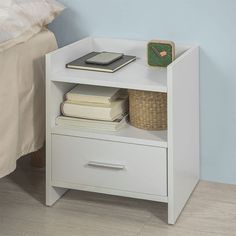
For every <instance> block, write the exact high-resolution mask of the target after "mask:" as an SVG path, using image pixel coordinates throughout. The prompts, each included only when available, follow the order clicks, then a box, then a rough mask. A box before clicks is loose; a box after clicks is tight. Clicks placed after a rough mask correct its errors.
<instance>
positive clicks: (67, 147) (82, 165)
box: [52, 135, 167, 196]
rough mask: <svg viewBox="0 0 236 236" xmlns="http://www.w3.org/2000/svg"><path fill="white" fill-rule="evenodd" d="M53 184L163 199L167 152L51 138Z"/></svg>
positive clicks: (137, 146)
mask: <svg viewBox="0 0 236 236" xmlns="http://www.w3.org/2000/svg"><path fill="white" fill-rule="evenodd" d="M52 180H53V181H59V182H60V181H61V182H67V183H73V184H80V185H87V186H94V187H102V188H109V189H117V190H122V191H129V192H137V193H146V194H154V195H159V196H166V195H167V161H166V149H165V148H158V147H151V146H142V145H135V144H127V143H117V142H110V141H103V140H96V139H87V138H78V137H71V136H62V135H52Z"/></svg>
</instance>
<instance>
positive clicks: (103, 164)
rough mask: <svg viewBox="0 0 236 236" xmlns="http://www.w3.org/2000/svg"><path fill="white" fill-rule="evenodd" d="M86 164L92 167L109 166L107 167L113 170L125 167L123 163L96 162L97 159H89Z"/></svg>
mask: <svg viewBox="0 0 236 236" xmlns="http://www.w3.org/2000/svg"><path fill="white" fill-rule="evenodd" d="M88 165H89V166H93V167H101V168H109V169H115V170H124V169H125V166H124V165H119V164H110V163H103V162H97V161H90V162H89V163H88Z"/></svg>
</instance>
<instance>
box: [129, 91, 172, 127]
mask: <svg viewBox="0 0 236 236" xmlns="http://www.w3.org/2000/svg"><path fill="white" fill-rule="evenodd" d="M129 114H130V123H131V125H133V126H135V127H137V128H140V129H146V130H164V129H167V94H166V93H159V92H149V91H138V90H129Z"/></svg>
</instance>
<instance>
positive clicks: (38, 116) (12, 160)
mask: <svg viewBox="0 0 236 236" xmlns="http://www.w3.org/2000/svg"><path fill="white" fill-rule="evenodd" d="M56 48H57V43H56V40H55V37H54V35H53V33H52V32H50V31H48V30H43V31H42V32H40V33H39V34H37V35H36V36H34V37H33V38H31V39H30V40H28V41H27V42H25V43H22V44H18V45H16V46H14V47H12V48H10V49H8V50H5V51H3V52H1V53H0V108H1V115H0V178H1V177H3V176H5V175H7V174H9V173H10V172H12V171H13V170H14V169H15V168H16V160H17V159H18V158H19V157H21V156H23V155H25V154H28V153H30V152H34V151H37V150H38V149H40V148H41V147H42V146H43V144H44V140H45V76H44V74H45V70H44V69H45V68H44V55H45V54H46V53H48V52H50V51H53V50H55V49H56Z"/></svg>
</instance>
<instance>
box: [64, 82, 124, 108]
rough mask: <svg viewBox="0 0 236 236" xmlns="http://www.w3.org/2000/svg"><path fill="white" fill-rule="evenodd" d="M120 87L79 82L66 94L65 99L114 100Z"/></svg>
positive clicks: (88, 101) (106, 102)
mask: <svg viewBox="0 0 236 236" xmlns="http://www.w3.org/2000/svg"><path fill="white" fill-rule="evenodd" d="M121 91H122V89H120V88H111V87H103V86H92V85H84V84H79V85H77V86H76V87H74V88H73V89H72V90H71V91H70V92H68V93H67V94H66V99H67V100H69V101H73V102H78V103H80V102H87V103H105V104H109V103H111V102H112V101H114V100H116V99H117V98H118V97H119V95H120V92H121Z"/></svg>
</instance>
